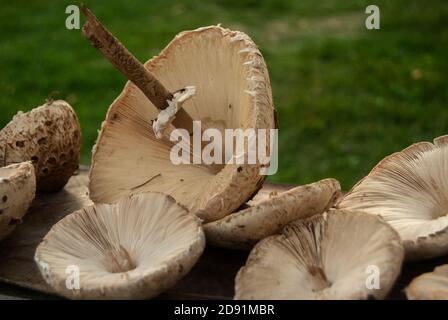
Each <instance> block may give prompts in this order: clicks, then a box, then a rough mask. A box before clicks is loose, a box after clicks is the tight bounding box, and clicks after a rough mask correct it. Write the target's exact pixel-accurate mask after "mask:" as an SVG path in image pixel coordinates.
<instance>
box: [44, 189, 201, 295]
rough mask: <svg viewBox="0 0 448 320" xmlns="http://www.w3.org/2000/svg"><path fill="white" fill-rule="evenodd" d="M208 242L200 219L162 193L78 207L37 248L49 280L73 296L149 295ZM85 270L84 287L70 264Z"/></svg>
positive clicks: (81, 273) (166, 283)
mask: <svg viewBox="0 0 448 320" xmlns="http://www.w3.org/2000/svg"><path fill="white" fill-rule="evenodd" d="M204 246H205V237H204V234H203V231H202V227H201V225H200V220H199V219H198V218H197V217H196V216H194V215H192V214H189V213H188V212H187V211H186V210H185V209H184V208H183V207H181V206H179V205H178V204H177V203H176V202H175V200H174V199H173V198H172V197H170V196H167V195H164V194H161V193H142V194H135V195H132V196H130V197H125V198H123V199H121V200H120V201H118V202H117V203H115V204H112V205H109V204H100V205H95V206H90V207H87V208H84V209H81V210H79V211H76V212H74V213H72V214H70V215H68V216H66V217H65V218H63V219H62V220H61V221H59V222H58V223H56V224H55V225H54V226H53V227H52V228H51V230H50V231H49V233H48V234H47V235H46V236H45V238H44V239H43V241H42V243H40V244H39V246H38V247H37V249H36V254H35V260H36V263H37V265H38V267H39V270H40V272H41V274H42V276H43V278H44V279H45V281H46V282H47V283H48V284H49V285H50V286H51V287H52V288H53V289H54V290H55V291H56V292H57V293H59V294H61V295H63V296H65V297H67V298H72V299H143V298H151V297H154V296H156V295H158V294H160V293H161V292H163V291H164V290H166V289H168V288H169V287H171V286H173V285H174V284H175V283H176V282H177V281H178V280H179V279H180V278H181V277H183V276H184V275H185V274H186V273H187V272H188V271H189V270H190V269H191V267H192V266H193V265H194V264H195V262H196V261H197V259H198V258H199V257H200V255H201V254H202V251H203V249H204ZM72 266H76V267H77V268H78V270H79V289H78V290H76V289H70V288H73V287H70V286H69V287H67V285H66V281H67V277H68V274H67V270H70V269H67V268H68V267H71V268H73V267H72Z"/></svg>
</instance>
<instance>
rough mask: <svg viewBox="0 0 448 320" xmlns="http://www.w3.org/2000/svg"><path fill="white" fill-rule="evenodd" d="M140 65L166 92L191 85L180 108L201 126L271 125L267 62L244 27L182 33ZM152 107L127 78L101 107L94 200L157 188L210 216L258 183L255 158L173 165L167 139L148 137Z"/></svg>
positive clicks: (202, 215)
mask: <svg viewBox="0 0 448 320" xmlns="http://www.w3.org/2000/svg"><path fill="white" fill-rule="evenodd" d="M145 67H146V68H147V69H148V70H150V71H151V72H152V73H153V74H154V75H155V76H156V77H157V78H158V79H159V80H160V81H161V82H162V83H163V84H164V85H165V86H166V87H167V88H168V89H169V90H171V91H175V90H178V89H180V88H183V87H185V86H195V87H196V90H197V94H196V96H194V97H193V98H191V99H189V100H188V101H186V102H185V104H184V109H185V110H186V111H187V112H188V113H189V114H190V116H191V117H192V118H193V119H194V120H200V121H202V126H203V127H204V128H216V129H218V130H219V131H220V132H222V131H223V130H224V129H243V130H246V129H254V130H257V129H270V128H274V127H275V121H274V107H273V103H272V96H271V87H270V82H269V76H268V72H267V68H266V65H265V62H264V60H263V57H262V55H261V54H260V52H259V51H258V49H257V47H256V45H255V44H254V43H253V42H252V40H251V39H250V38H249V37H248V36H247V35H245V34H244V33H241V32H237V31H231V30H228V29H224V28H221V27H219V26H212V27H205V28H200V29H197V30H194V31H187V32H183V33H181V34H179V35H178V36H176V38H175V39H174V40H173V41H172V42H171V43H170V44H169V45H168V46H167V47H166V48H165V49H164V50H163V51H162V52H161V53H160V54H159V55H158V56H156V57H154V58H153V59H151V60H149V61H148V62H147V63H146V64H145ZM157 113H158V111H157V109H156V108H155V107H154V106H153V105H152V104H151V102H150V101H149V100H148V99H147V98H146V97H145V96H144V94H143V93H142V92H141V91H140V90H139V89H138V88H137V87H136V86H135V85H134V84H133V83H131V82H128V83H127V84H126V86H125V89H124V90H123V92H122V93H121V94H120V96H119V97H118V98H117V99H116V100H115V101H114V103H113V104H112V105H111V107H110V108H109V111H108V113H107V116H106V120H105V121H104V123H103V125H102V129H101V132H100V135H99V137H98V141H97V143H96V146H95V148H94V150H93V157H92V167H91V171H90V183H89V189H90V196H91V198H92V200H93V201H94V202H95V203H111V202H114V201H116V200H117V199H119V198H120V197H121V196H123V195H127V194H132V193H136V192H145V191H159V192H164V193H167V194H170V195H171V196H173V197H174V198H175V199H176V200H177V201H178V202H179V203H181V204H182V205H184V206H185V207H187V208H188V209H189V211H191V212H195V213H196V214H197V215H198V216H199V217H200V218H202V219H203V220H205V221H213V220H217V219H219V218H221V217H223V216H225V215H226V214H228V213H230V212H232V211H234V210H235V209H237V208H238V207H239V206H240V205H241V204H242V203H244V202H245V201H246V200H247V199H248V198H249V197H250V196H251V195H252V194H253V193H254V192H255V191H256V190H257V189H258V188H260V187H261V184H262V182H263V180H264V176H262V175H260V166H261V165H260V163H258V162H257V163H255V164H250V163H247V161H246V162H245V163H243V164H237V163H235V162H236V161H233V164H231V163H230V162H227V163H226V164H225V165H221V166H214V167H213V166H209V165H204V164H203V163H200V164H198V163H196V164H195V163H193V159H191V158H190V160H191V163H190V164H174V163H173V161H172V159H171V151H172V150H173V149H172V148H173V145H174V144H175V142H172V141H169V139H156V138H155V136H154V133H153V130H152V129H151V121H152V120H153V119H155V118H156V117H157ZM267 138H270V137H269V136H268V137H267ZM266 147H267V149H269V147H270V144H269V143H267V144H266ZM221 151H222V150H221ZM246 151H247V150H246ZM267 154H268V155H269V152H268V151H267ZM232 160H234V159H232Z"/></svg>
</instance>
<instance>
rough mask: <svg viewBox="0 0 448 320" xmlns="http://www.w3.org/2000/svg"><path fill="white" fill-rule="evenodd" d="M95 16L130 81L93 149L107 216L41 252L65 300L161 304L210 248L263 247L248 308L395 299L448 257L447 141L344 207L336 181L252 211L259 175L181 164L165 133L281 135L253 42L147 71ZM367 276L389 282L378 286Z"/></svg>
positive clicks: (218, 31)
mask: <svg viewBox="0 0 448 320" xmlns="http://www.w3.org/2000/svg"><path fill="white" fill-rule="evenodd" d="M84 12H85V13H86V15H87V17H88V22H87V24H86V25H85V26H84V34H85V35H86V36H87V38H88V39H89V40H90V41H91V42H92V43H93V44H94V45H95V46H96V47H97V49H99V50H100V51H101V52H102V53H103V54H104V55H105V56H106V58H108V59H109V60H111V61H112V62H113V63H114V65H115V66H116V67H117V68H118V69H119V70H120V71H121V72H123V73H124V74H126V75H127V76H128V78H129V79H130V80H132V82H131V81H130V82H128V83H127V84H126V86H125V88H124V90H123V92H122V93H121V94H120V96H119V97H118V98H117V99H116V100H115V101H114V102H113V104H112V105H111V106H110V108H109V111H108V113H107V116H106V120H105V121H104V123H103V125H102V128H101V132H100V134H99V137H98V140H97V143H96V146H95V147H94V150H93V158H92V166H91V171H90V176H89V177H90V181H89V191H90V197H91V199H92V200H93V201H94V203H95V205H93V206H91V207H88V208H83V209H81V210H79V211H77V212H74V213H72V214H70V215H68V216H67V217H65V218H64V219H62V220H61V221H59V222H58V223H57V224H55V225H54V226H53V228H52V229H51V231H50V232H49V233H48V234H47V236H46V237H45V238H44V240H43V241H42V243H41V244H40V245H39V247H38V248H37V250H36V255H35V259H36V262H37V265H38V267H39V269H40V271H41V273H42V275H43V277H44V279H45V280H46V282H47V283H48V284H50V285H51V286H52V288H53V289H54V290H55V291H56V292H58V293H59V294H62V295H64V296H66V297H69V298H76V299H80V298H101V299H109V298H151V297H154V296H156V295H158V294H160V293H161V292H163V291H164V290H166V289H168V288H169V287H171V286H172V285H174V284H175V283H176V281H177V280H179V279H180V278H181V277H182V276H183V275H185V274H186V273H187V272H188V271H189V270H190V269H191V268H192V266H193V265H194V263H195V262H196V261H197V260H198V259H199V257H200V255H201V253H202V251H203V250H204V247H205V242H206V240H207V242H208V243H210V244H212V245H216V246H222V247H226V248H232V249H251V252H250V254H249V258H248V260H247V263H246V265H245V266H243V267H242V268H241V270H240V271H239V273H238V275H237V277H236V279H235V298H236V299H368V298H372V297H373V298H384V297H385V296H386V295H387V293H388V292H389V290H390V289H391V287H392V286H393V284H394V282H395V280H396V278H397V277H398V275H399V274H400V269H401V265H402V262H403V259H404V257H405V256H406V258H407V259H417V258H426V257H434V256H439V255H442V254H445V253H446V252H447V251H448V236H447V234H448V233H447V230H448V229H447V227H448V217H447V215H446V214H447V211H446V210H445V209H446V208H447V206H448V193H446V192H444V191H446V188H447V187H448V185H447V182H446V181H447V179H446V177H447V173H448V172H447V171H446V168H448V162H447V161H448V155H446V154H445V153H446V150H448V146H447V143H446V141H447V140H448V139H446V138H439V139H437V140H436V141H435V144H434V145H433V144H430V143H421V144H417V145H415V146H413V147H410V148H408V149H406V150H404V151H403V152H401V153H397V154H394V155H392V156H391V157H388V158H386V159H385V160H383V161H382V162H381V163H380V164H379V165H377V166H376V167H375V168H374V169H373V170H372V172H371V173H370V174H369V176H367V177H366V178H364V179H363V180H362V181H361V182H360V183H358V184H357V185H356V186H355V187H354V188H353V189H352V190H351V191H350V192H349V193H348V194H347V195H345V196H342V194H341V190H340V185H339V183H338V182H337V181H336V180H334V179H324V180H321V181H318V182H315V183H312V184H309V185H305V186H300V187H296V188H293V189H290V190H287V191H284V192H280V193H271V194H268V195H266V194H262V193H260V194H257V195H256V196H255V197H254V198H253V199H252V200H251V201H249V202H247V201H248V200H249V199H251V197H252V196H253V195H254V194H256V193H257V191H258V190H259V189H260V187H261V186H262V183H263V181H264V176H262V175H261V174H260V168H261V164H259V163H257V164H238V165H237V164H233V163H231V162H228V163H226V164H223V165H220V166H213V167H212V166H209V165H202V164H188V165H175V164H173V163H172V161H171V159H170V150H171V147H172V145H173V143H172V142H171V141H170V140H169V139H166V131H165V130H171V129H173V128H175V127H181V128H187V129H188V123H189V121H191V120H192V119H195V120H201V121H204V122H207V123H208V126H209V127H213V128H216V129H218V130H222V129H223V128H233V129H235V128H242V129H246V128H254V129H273V128H276V119H275V110H274V106H273V102H272V95H271V87H270V83H269V76H268V72H267V68H266V65H265V62H264V60H263V57H262V55H261V53H260V52H259V51H258V49H257V47H256V45H255V44H254V43H253V42H252V40H251V39H250V38H249V37H248V36H247V35H245V34H244V33H242V32H238V31H231V30H228V29H224V28H222V27H220V26H211V27H205V28H200V29H197V30H193V31H187V32H183V33H181V34H179V35H178V36H176V37H175V39H174V40H173V41H172V42H171V43H170V44H169V45H168V46H167V47H166V48H165V49H164V50H163V51H162V52H161V53H160V54H159V55H158V56H156V57H154V58H152V59H151V60H149V61H148V62H147V63H146V64H145V65H144V66H141V65H140V64H139V63H138V61H137V60H136V59H135V58H133V57H132V56H131V55H130V53H129V52H127V51H126V50H125V48H123V47H122V46H121V44H120V43H119V42H118V41H116V39H115V38H113V36H112V35H111V34H109V33H108V31H107V30H106V29H105V28H104V27H103V26H102V25H101V24H100V23H99V22H98V21H97V20H96V18H95V17H94V16H93V15H92V14H91V12H90V11H88V9H86V8H84ZM102 41H104V43H107V44H108V46H109V47H108V46H105V45H104V44H103V42H102ZM115 54H121V55H122V56H121V59H116V57H114V55H115ZM119 61H125V63H123V64H122V65H120V64H119V63H118V62H119ZM157 79H158V80H157ZM158 81H160V83H159V82H158ZM161 83H163V86H162V85H161ZM193 87H194V89H193ZM154 88H156V89H157V90H156V89H154ZM179 88H189V89H186V90H179ZM154 90H156V91H157V92H159V93H160V92H161V94H160V95H159V94H156V95H155V94H154ZM171 92H174V94H171ZM194 93H196V95H194ZM161 96H162V97H165V99H162V101H160V97H161ZM164 104H165V105H164ZM164 110H166V111H164ZM187 111H188V112H187ZM154 119H156V120H155V121H153V120H154ZM171 121H172V123H171ZM151 124H152V126H151ZM151 127H152V128H154V130H153V129H152V128H151ZM160 137H162V138H161V139H160ZM246 202H247V204H245V203H246ZM244 204H245V205H244ZM205 239H206V240H205ZM69 266H76V267H78V268H79V275H80V279H79V281H80V283H79V285H80V287H79V288H69V287H68V286H67V285H66V279H67V273H66V269H67V267H69ZM369 270H373V272H377V273H378V274H379V277H378V281H377V282H376V280H375V279H373V280H372V283H368V272H369ZM436 273H437V275H439V274H442V273H446V272H445V269H437V270H436ZM422 277H425V276H422ZM425 281H426V282H427V281H429V282H430V281H431V279H430V276H426V277H425V278H422V279H421V280H416V283H415V284H411V286H410V287H409V289H408V291H407V293H408V295H409V296H412V297H419V296H421V295H419V294H416V293H415V292H416V291H418V290H419V288H420V287H421V286H422V283H423V284H424V283H425ZM445 292H446V291H445ZM429 295H430V294H429ZM426 296H428V294H427V295H426ZM432 296H439V295H438V294H434V295H432Z"/></svg>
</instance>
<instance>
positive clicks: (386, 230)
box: [235, 210, 404, 300]
mask: <svg viewBox="0 0 448 320" xmlns="http://www.w3.org/2000/svg"><path fill="white" fill-rule="evenodd" d="M403 255H404V250H403V247H402V244H401V242H400V238H399V236H398V234H397V233H396V232H395V231H394V230H393V229H392V228H391V227H390V226H388V225H387V224H386V223H385V222H384V221H382V220H381V219H380V218H378V217H375V216H370V215H366V214H363V213H357V212H345V211H341V210H331V211H329V212H328V213H325V214H323V215H315V216H313V217H311V218H308V219H305V220H297V221H295V222H293V223H291V224H289V225H288V226H287V227H285V229H284V231H283V234H281V235H274V236H271V237H268V238H265V239H263V240H261V241H260V242H259V243H258V244H257V245H255V247H254V249H253V250H252V251H251V253H250V255H249V258H248V260H247V262H246V265H245V266H244V267H243V268H241V269H240V271H239V272H238V274H237V277H236V280H235V299H293V300H295V299H297V300H302V299H303V300H307V299H330V300H332V299H368V298H371V297H374V298H377V299H381V298H384V297H385V296H386V294H387V293H388V291H389V290H390V288H391V287H392V285H393V283H394V281H395V279H396V278H397V277H398V275H399V273H400V268H401V263H402V260H403ZM375 274H377V275H378V277H375ZM369 276H370V277H371V278H370V277H369Z"/></svg>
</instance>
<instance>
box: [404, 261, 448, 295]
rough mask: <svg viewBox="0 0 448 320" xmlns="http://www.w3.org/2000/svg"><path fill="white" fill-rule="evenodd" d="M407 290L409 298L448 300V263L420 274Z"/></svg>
mask: <svg viewBox="0 0 448 320" xmlns="http://www.w3.org/2000/svg"><path fill="white" fill-rule="evenodd" d="M405 292H406V296H407V297H408V299H409V300H448V264H445V265H443V266H439V267H437V268H435V269H434V271H433V272H428V273H425V274H422V275H421V276H418V277H417V278H415V279H414V280H412V281H411V283H410V284H409V286H408V287H407V288H406V289H405Z"/></svg>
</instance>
